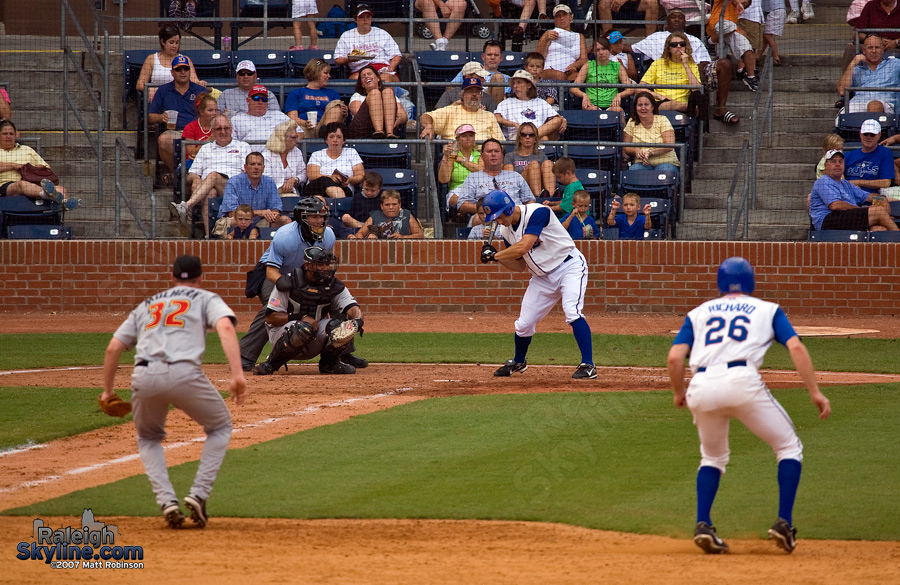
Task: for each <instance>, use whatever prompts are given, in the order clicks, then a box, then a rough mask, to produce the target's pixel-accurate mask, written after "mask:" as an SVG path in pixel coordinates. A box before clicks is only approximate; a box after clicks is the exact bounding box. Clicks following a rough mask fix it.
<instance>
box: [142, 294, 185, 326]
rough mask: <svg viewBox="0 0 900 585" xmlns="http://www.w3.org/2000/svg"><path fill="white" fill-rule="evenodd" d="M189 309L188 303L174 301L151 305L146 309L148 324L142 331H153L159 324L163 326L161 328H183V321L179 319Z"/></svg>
mask: <svg viewBox="0 0 900 585" xmlns="http://www.w3.org/2000/svg"><path fill="white" fill-rule="evenodd" d="M166 305H168V307H167V306H166ZM190 308H191V302H190V301H182V300H174V301H169V302H168V303H153V304H152V305H150V306H149V307H147V310H148V311H150V322H149V323H147V326H146V327H144V330H145V331H146V330H148V329H153V328H154V327H156V326H157V325H159V324H160V323H162V324H163V327H184V320H183V319H180V318H179V317H180V316H181V315H182V314H184V312H185V311H187V310H188V309H190Z"/></svg>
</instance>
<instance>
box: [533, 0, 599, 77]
mask: <svg viewBox="0 0 900 585" xmlns="http://www.w3.org/2000/svg"><path fill="white" fill-rule="evenodd" d="M572 18H573V14H572V9H571V8H569V5H568V4H557V5H556V7H555V8H554V9H553V24H554V25H555V26H554V28H552V29H550V30H548V31H547V32H545V33H544V34H542V35H541V38H540V40H539V41H538V45H537V52H538V53H540V54H542V55H543V56H544V58H545V59H546V61H545V63H544V72H543V74H542V75H541V77H542V78H544V79H565V80H568V81H572V80H574V79H575V77H576V76H577V75H578V72H579V71H580V70H581V66H582V65H584V64H585V63H587V60H588V57H587V45H586V44H585V41H584V35H583V34H581V33H579V32H574V31H573V30H572Z"/></svg>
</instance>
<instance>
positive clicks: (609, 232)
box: [601, 227, 663, 240]
mask: <svg viewBox="0 0 900 585" xmlns="http://www.w3.org/2000/svg"><path fill="white" fill-rule="evenodd" d="M601 236H602V239H604V240H618V239H619V228H614V227H604V228H603V233H602V234H601ZM644 239H645V240H661V239H663V237H662V234H660V231H659V230H655V229H649V230H644Z"/></svg>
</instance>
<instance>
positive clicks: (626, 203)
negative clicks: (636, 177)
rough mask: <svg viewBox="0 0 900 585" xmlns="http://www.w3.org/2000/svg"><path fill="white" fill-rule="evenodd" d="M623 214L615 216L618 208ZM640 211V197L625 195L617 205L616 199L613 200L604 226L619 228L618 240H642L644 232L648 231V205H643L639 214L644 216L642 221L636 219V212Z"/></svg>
mask: <svg viewBox="0 0 900 585" xmlns="http://www.w3.org/2000/svg"><path fill="white" fill-rule="evenodd" d="M620 207H621V208H622V211H623V212H624V213H622V214H620V215H619V214H617V213H616V212H617V211H618V210H619V208H620ZM639 209H641V197H640V196H639V195H638V194H637V193H626V194H625V195H624V196H622V203H621V205H620V204H619V199H618V197H616V198H614V199H613V201H612V205H611V206H610V209H609V216H608V217H607V218H606V225H608V226H609V227H614V228H619V239H620V240H643V239H644V230H649V229H650V227H651V225H652V224H651V223H650V211H651V209H652V207H650V204H649V203H648V204H646V205H644V208H643V209H641V212H642V213H643V214H644V217H643V219H638V210H639Z"/></svg>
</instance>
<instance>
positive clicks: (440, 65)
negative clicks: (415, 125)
mask: <svg viewBox="0 0 900 585" xmlns="http://www.w3.org/2000/svg"><path fill="white" fill-rule="evenodd" d="M415 55H416V66H417V67H418V68H419V77H420V78H421V79H422V81H424V82H430V83H441V84H444V85H438V86H432V87H424V88H422V91H423V95H424V96H425V107H426V108H427V109H428V110H429V111H430V110H433V109H434V106H435V104H437V101H438V100H439V99H441V94H443V93H444V90H445V89H447V85H448V84H449V82H450V81H451V80H452V79H453V78H454V77H456V74H457V73H459V72H460V70H461V69H462V68H463V65H465V64H466V63H467V62H468V61H469V60H470V59H469V53H467V52H465V51H417V52H416V54H415Z"/></svg>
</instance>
